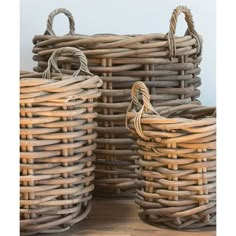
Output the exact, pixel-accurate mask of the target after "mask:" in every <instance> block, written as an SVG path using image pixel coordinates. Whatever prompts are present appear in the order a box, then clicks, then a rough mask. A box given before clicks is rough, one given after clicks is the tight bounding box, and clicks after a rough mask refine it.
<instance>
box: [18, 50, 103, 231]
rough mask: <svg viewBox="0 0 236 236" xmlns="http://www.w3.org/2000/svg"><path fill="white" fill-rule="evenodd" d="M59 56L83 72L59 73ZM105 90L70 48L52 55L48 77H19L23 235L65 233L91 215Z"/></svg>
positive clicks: (80, 54)
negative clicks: (100, 109) (74, 61)
mask: <svg viewBox="0 0 236 236" xmlns="http://www.w3.org/2000/svg"><path fill="white" fill-rule="evenodd" d="M61 53H67V54H73V56H75V57H77V60H78V61H79V63H80V69H79V70H78V71H76V72H75V73H74V75H72V76H71V75H62V74H61V73H60V70H59V69H58V67H57V58H58V56H59V55H60V54H61ZM51 69H54V70H55V71H56V72H57V73H52V72H51ZM80 72H83V74H80ZM79 74H80V75H79ZM101 85H102V80H101V79H100V78H99V77H98V76H93V75H92V74H91V73H90V72H89V70H88V68H87V60H86V57H85V56H84V54H83V53H82V52H81V51H80V50H79V49H76V48H70V47H67V48H61V49H58V50H56V51H54V53H53V54H52V56H51V58H50V59H49V62H48V68H47V70H46V71H45V73H43V74H42V73H25V72H22V73H21V77H20V228H21V235H31V234H36V233H39V232H40V233H59V232H63V231H66V230H68V229H69V228H70V227H71V226H72V225H73V224H75V223H77V222H79V221H81V220H82V219H84V218H85V217H86V216H87V215H88V213H89V211H90V209H91V203H90V200H91V198H92V195H91V191H92V190H93V189H94V185H93V183H92V181H93V180H94V173H93V172H94V164H93V162H94V160H95V156H94V154H93V151H94V150H95V148H96V144H95V143H94V139H95V138H96V136H97V134H96V132H94V128H95V127H96V126H97V123H96V122H94V119H95V118H96V116H97V113H96V112H94V107H95V106H96V105H97V103H96V102H95V99H97V98H98V97H99V96H100V95H101V93H100V91H99V90H98V88H99V87H100V86H101Z"/></svg>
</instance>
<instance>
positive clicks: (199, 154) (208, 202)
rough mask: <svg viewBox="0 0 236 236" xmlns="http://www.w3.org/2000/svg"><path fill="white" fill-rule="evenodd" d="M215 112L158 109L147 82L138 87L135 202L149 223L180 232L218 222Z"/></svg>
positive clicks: (133, 113)
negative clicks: (137, 150) (137, 148)
mask: <svg viewBox="0 0 236 236" xmlns="http://www.w3.org/2000/svg"><path fill="white" fill-rule="evenodd" d="M139 91H140V92H141V95H142V104H141V103H140V102H139V96H138V93H139ZM215 114H216V113H215V108H211V107H203V106H200V105H194V104H188V105H180V106H176V107H159V108H158V109H154V108H153V107H152V105H151V103H150V95H149V93H148V89H147V87H146V86H145V84H143V83H142V82H136V83H135V84H134V86H133V88H132V102H131V104H130V107H129V109H128V111H127V125H128V127H129V129H130V130H131V131H132V133H134V134H135V135H136V136H138V140H137V144H138V146H139V154H140V156H141V157H140V159H139V160H138V161H137V164H138V166H139V168H138V169H137V170H136V173H137V175H138V178H137V180H136V184H137V186H138V187H137V193H136V196H137V197H136V203H137V204H138V205H139V206H140V207H141V208H142V209H143V213H142V215H143V216H146V220H148V221H150V222H154V223H162V224H165V225H167V226H170V227H173V228H176V229H182V228H198V227H202V226H205V225H214V224H215V222H216V118H215Z"/></svg>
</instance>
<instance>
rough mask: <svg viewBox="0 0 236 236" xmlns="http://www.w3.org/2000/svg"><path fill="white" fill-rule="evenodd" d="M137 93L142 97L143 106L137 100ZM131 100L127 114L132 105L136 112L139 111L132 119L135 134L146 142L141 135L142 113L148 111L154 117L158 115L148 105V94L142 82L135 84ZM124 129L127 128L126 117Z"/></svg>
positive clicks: (144, 136)
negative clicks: (153, 114)
mask: <svg viewBox="0 0 236 236" xmlns="http://www.w3.org/2000/svg"><path fill="white" fill-rule="evenodd" d="M139 93H141V95H142V103H143V104H141V103H140V102H139V98H138V95H139ZM131 98H132V100H131V103H130V105H129V107H128V110H127V112H130V111H131V110H132V107H133V104H134V105H135V106H136V107H135V108H136V110H139V111H138V112H137V114H136V116H135V118H134V128H135V130H136V132H137V134H138V135H139V136H140V137H141V138H143V139H145V140H148V139H149V138H148V137H147V136H146V135H145V134H144V133H143V130H142V125H141V118H142V115H143V113H144V112H148V111H151V112H153V113H155V114H156V115H158V113H157V112H156V111H155V109H154V108H153V106H152V104H151V103H150V94H149V91H148V88H147V86H146V85H145V84H144V83H143V82H135V83H134V85H133V87H132V90H131ZM126 127H127V128H129V127H128V121H127V117H126Z"/></svg>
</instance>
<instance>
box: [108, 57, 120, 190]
mask: <svg viewBox="0 0 236 236" xmlns="http://www.w3.org/2000/svg"><path fill="white" fill-rule="evenodd" d="M107 65H108V67H112V59H111V58H108V59H107ZM108 76H109V77H112V72H109V73H108ZM108 89H109V90H112V89H113V87H112V82H108ZM108 103H113V97H112V96H109V97H108ZM108 114H109V115H111V116H112V115H113V110H112V109H111V108H110V109H109V111H108ZM109 126H110V127H113V126H114V124H113V121H109ZM114 137H115V136H114V134H113V133H111V134H110V138H111V139H114ZM115 149H116V148H115V145H113V144H111V145H110V150H115ZM110 160H111V162H113V163H114V162H115V161H116V157H115V155H111V158H110ZM115 169H116V166H115V165H114V166H112V165H111V170H113V171H115ZM113 178H118V175H117V174H114V175H113ZM117 193H120V189H119V188H117Z"/></svg>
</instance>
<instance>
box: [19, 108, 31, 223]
mask: <svg viewBox="0 0 236 236" xmlns="http://www.w3.org/2000/svg"><path fill="white" fill-rule="evenodd" d="M21 107H23V108H24V107H25V104H21ZM20 115H21V117H22V118H23V117H26V113H25V112H21V114H20ZM25 127H26V125H21V128H25ZM21 139H22V140H25V139H26V135H21ZM21 151H22V152H27V148H26V147H25V146H21ZM21 162H22V164H27V163H28V161H27V159H26V158H23V159H22V160H21ZM21 172H22V175H28V170H27V169H23V170H21ZM22 184H23V186H24V187H26V186H28V182H27V181H23V183H22ZM22 198H23V200H29V195H28V193H27V192H24V193H23V194H22ZM24 209H29V206H27V205H24ZM23 216H24V219H29V218H30V217H29V214H28V213H24V214H23Z"/></svg>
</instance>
